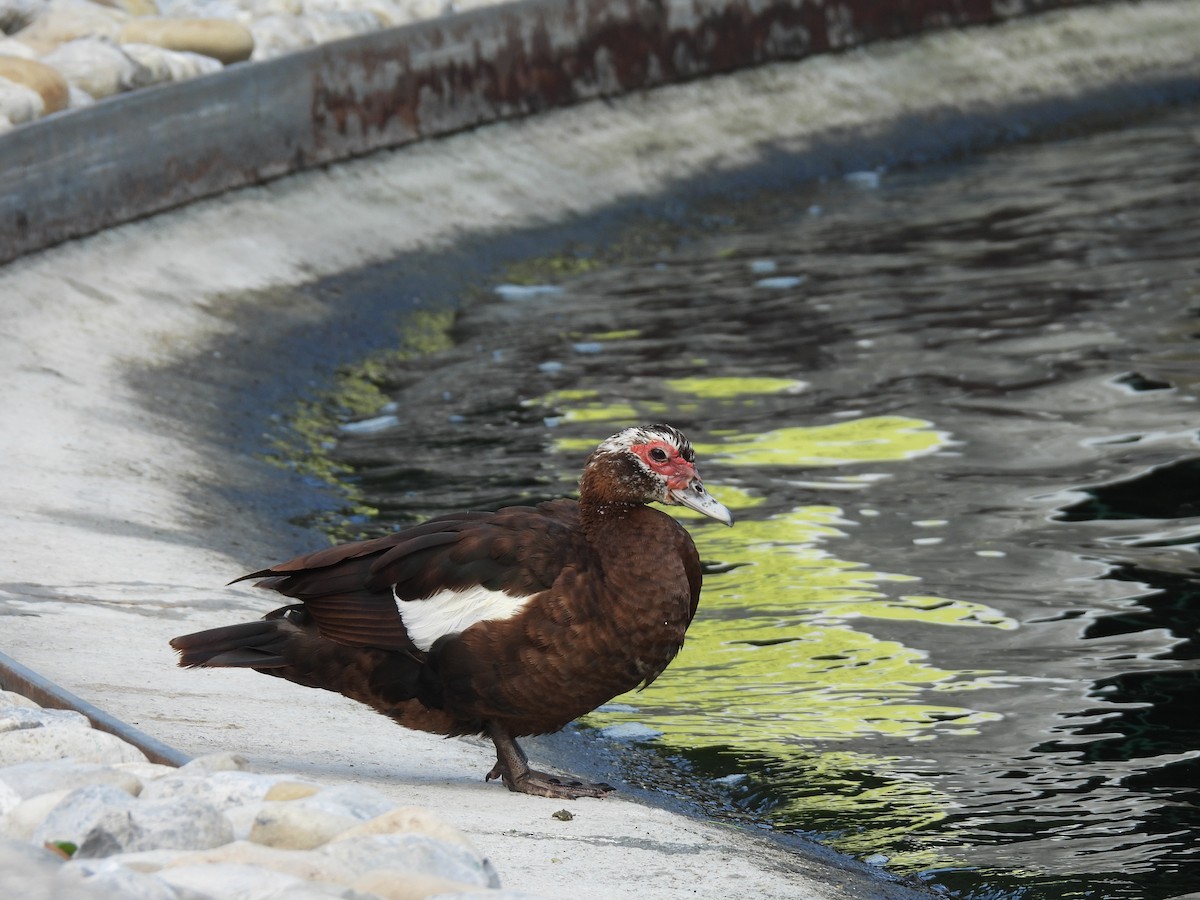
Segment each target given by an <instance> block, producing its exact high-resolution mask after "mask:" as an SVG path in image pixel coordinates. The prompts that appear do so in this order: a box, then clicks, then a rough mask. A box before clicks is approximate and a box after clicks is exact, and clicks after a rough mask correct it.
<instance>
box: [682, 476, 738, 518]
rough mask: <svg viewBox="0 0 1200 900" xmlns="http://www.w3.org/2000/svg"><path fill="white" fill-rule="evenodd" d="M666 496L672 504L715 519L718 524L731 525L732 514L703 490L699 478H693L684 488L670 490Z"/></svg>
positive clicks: (702, 484)
mask: <svg viewBox="0 0 1200 900" xmlns="http://www.w3.org/2000/svg"><path fill="white" fill-rule="evenodd" d="M667 494H668V496H670V498H671V501H672V502H673V503H678V504H680V505H681V506H686V507H687V508H688V509H694V510H695V511H696V512H698V513H701V514H702V515H706V516H708V517H709V518H710V519H716V520H717V521H718V522H724V523H725V524H726V525H732V524H733V513H731V512H730V511H729V510H728V509H726V508H725V506H724V505H723V504H721V503H718V502H717V501H716V500H715V499H714V498H713V496H712V494H710V493H709V492H708V491H706V490H705V489H704V482H702V481H701V480H700V479H699V478H693V479H692V480H691V481H689V482H688V483H687V485H685V486H684V487H680V488H671V489H670V490H668V491H667Z"/></svg>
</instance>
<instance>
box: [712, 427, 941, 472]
mask: <svg viewBox="0 0 1200 900" xmlns="http://www.w3.org/2000/svg"><path fill="white" fill-rule="evenodd" d="M946 443H947V436H946V434H945V433H944V432H941V431H936V430H934V428H933V426H932V425H931V423H929V422H926V421H925V420H924V419H910V418H905V417H903V416H871V417H868V418H862V419H850V420H848V421H846V422H838V423H836V424H833V425H818V426H814V427H811V428H805V427H799V426H798V427H795V428H780V429H776V430H775V431H767V432H763V433H762V434H732V435H728V436H725V437H723V438H722V440H721V442H720V443H711V444H709V443H703V444H697V445H696V452H697V453H703V454H706V455H711V456H713V457H715V458H733V460H734V461H735V462H736V463H737V465H739V466H841V465H846V464H847V463H856V462H880V461H890V460H903V459H911V458H913V457H916V456H923V455H924V454H926V453H933V452H935V451H937V450H939V449H940V448H942V447H944V446H945V445H946Z"/></svg>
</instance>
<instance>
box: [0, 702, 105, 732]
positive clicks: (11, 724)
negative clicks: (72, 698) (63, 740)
mask: <svg viewBox="0 0 1200 900" xmlns="http://www.w3.org/2000/svg"><path fill="white" fill-rule="evenodd" d="M91 727H92V723H91V722H89V721H88V719H87V716H85V715H83V713H78V712H75V710H73V709H42V708H41V707H40V706H34V707H29V706H13V707H9V708H8V709H4V710H0V734H2V733H4V732H6V731H20V730H22V729H25V728H91Z"/></svg>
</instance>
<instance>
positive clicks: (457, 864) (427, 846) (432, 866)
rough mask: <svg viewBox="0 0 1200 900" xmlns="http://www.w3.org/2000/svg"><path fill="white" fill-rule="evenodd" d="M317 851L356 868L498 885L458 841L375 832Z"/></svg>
mask: <svg viewBox="0 0 1200 900" xmlns="http://www.w3.org/2000/svg"><path fill="white" fill-rule="evenodd" d="M317 853H319V854H321V855H323V856H328V857H329V858H330V859H334V860H337V861H338V862H340V863H343V864H345V865H347V866H349V867H350V868H352V869H354V870H355V871H358V872H362V873H364V874H365V873H367V872H371V871H373V870H376V869H398V870H404V871H411V872H418V873H421V874H424V875H436V876H439V877H441V878H448V879H450V880H451V881H461V882H464V883H465V884H477V885H479V886H480V887H483V888H486V887H498V886H499V879H498V878H496V875H495V872H494V870H492V869H491V867H490V866H485V864H484V861H483V860H482V859H481V858H480V857H479V855H478V854H476V853H472V852H471V851H470V850H468V849H467V848H466V847H464V846H462V845H461V844H450V843H447V842H446V841H439V840H436V839H435V838H430V837H426V836H425V835H421V834H377V835H371V836H369V837H362V838H358V839H357V840H351V841H336V842H334V843H332V844H326V845H325V846H324V847H322V848H321V849H320V850H318V851H317Z"/></svg>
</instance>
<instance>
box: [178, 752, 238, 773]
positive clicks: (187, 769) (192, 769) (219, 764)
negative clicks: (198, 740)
mask: <svg viewBox="0 0 1200 900" xmlns="http://www.w3.org/2000/svg"><path fill="white" fill-rule="evenodd" d="M249 768H250V763H249V761H248V760H247V759H246V757H244V756H242V754H240V753H208V754H205V755H204V756H197V757H196V758H195V759H193V760H192V761H191V762H189V763H185V764H184V765H182V766H180V767H179V771H180V772H183V773H185V774H187V775H198V774H201V773H205V772H245V771H247V770H248V769H249Z"/></svg>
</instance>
